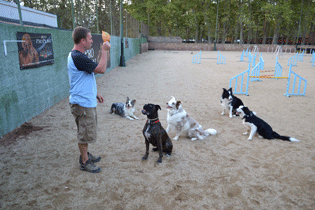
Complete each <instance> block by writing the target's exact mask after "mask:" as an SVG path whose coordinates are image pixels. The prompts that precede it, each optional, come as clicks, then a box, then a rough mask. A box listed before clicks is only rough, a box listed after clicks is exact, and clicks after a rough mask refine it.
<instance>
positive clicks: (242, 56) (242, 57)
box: [240, 50, 245, 62]
mask: <svg viewBox="0 0 315 210" xmlns="http://www.w3.org/2000/svg"><path fill="white" fill-rule="evenodd" d="M244 54H245V51H244V50H243V53H242V55H241V60H240V61H241V62H243V61H244Z"/></svg>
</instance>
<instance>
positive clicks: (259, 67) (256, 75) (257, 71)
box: [250, 53, 271, 82]
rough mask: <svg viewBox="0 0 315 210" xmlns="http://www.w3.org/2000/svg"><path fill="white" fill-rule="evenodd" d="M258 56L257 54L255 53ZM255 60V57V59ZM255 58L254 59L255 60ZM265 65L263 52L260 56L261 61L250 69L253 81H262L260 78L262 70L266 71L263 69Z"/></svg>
mask: <svg viewBox="0 0 315 210" xmlns="http://www.w3.org/2000/svg"><path fill="white" fill-rule="evenodd" d="M255 57H256V55H255ZM254 60H255V59H254ZM254 60H253V61H254ZM264 66H265V61H264V59H263V58H262V53H261V56H260V58H259V62H258V63H257V65H256V66H255V67H254V68H253V69H252V70H251V71H250V76H251V79H250V81H251V82H253V81H261V80H260V79H259V78H260V72H265V71H262V70H264ZM266 76H271V75H266Z"/></svg>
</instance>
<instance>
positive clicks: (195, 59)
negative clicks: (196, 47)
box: [192, 50, 201, 64]
mask: <svg viewBox="0 0 315 210" xmlns="http://www.w3.org/2000/svg"><path fill="white" fill-rule="evenodd" d="M192 63H199V64H200V63H201V50H200V53H198V54H196V55H194V56H193V57H192Z"/></svg>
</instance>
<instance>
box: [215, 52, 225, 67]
mask: <svg viewBox="0 0 315 210" xmlns="http://www.w3.org/2000/svg"><path fill="white" fill-rule="evenodd" d="M217 64H226V57H225V56H223V55H222V54H220V52H219V50H218V57H217Z"/></svg>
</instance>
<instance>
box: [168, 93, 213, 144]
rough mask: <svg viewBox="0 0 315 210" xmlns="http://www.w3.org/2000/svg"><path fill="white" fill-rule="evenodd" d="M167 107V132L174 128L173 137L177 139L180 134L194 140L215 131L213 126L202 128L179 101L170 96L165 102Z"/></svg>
mask: <svg viewBox="0 0 315 210" xmlns="http://www.w3.org/2000/svg"><path fill="white" fill-rule="evenodd" d="M166 108H167V112H168V113H167V123H168V125H167V128H166V132H167V133H168V132H169V131H171V130H175V133H176V136H175V137H174V138H173V139H174V140H177V139H178V137H179V136H180V135H185V136H187V137H188V138H190V139H191V140H192V141H194V140H197V139H199V140H202V139H204V138H205V137H206V136H209V135H215V134H216V133H217V131H216V130H215V129H213V128H209V129H207V130H203V129H202V126H201V125H200V124H199V123H198V122H197V121H196V120H195V119H193V118H192V117H190V116H189V115H188V114H187V112H186V111H185V110H184V109H183V108H182V105H181V102H180V101H176V99H175V98H174V97H173V96H172V99H171V100H170V101H169V102H167V103H166Z"/></svg>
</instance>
